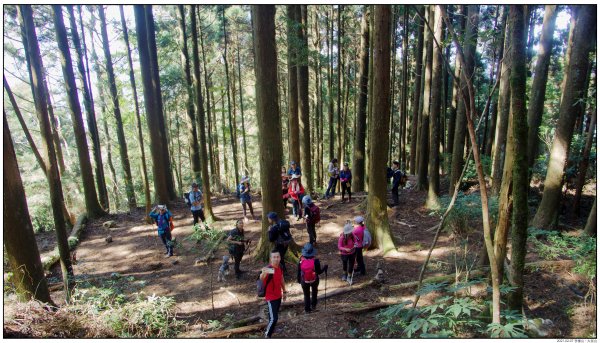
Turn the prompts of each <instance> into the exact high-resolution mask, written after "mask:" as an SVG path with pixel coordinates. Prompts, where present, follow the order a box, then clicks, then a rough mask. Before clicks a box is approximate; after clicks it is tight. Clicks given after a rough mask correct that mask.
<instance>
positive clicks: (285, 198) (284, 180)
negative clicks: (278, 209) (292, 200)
mask: <svg viewBox="0 0 600 343" xmlns="http://www.w3.org/2000/svg"><path fill="white" fill-rule="evenodd" d="M289 183H290V179H289V177H288V174H287V171H286V170H285V166H282V167H281V193H282V198H283V210H284V211H285V208H286V207H287V202H288V198H289V197H290V195H289V194H288V185H289Z"/></svg>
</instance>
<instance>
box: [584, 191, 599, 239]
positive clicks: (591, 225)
mask: <svg viewBox="0 0 600 343" xmlns="http://www.w3.org/2000/svg"><path fill="white" fill-rule="evenodd" d="M597 200H598V198H595V199H594V206H592V211H591V212H590V215H589V216H588V220H587V223H586V224H585V229H584V230H583V231H584V232H585V233H586V234H587V235H588V236H596V233H597V231H598V226H597V225H596V201H597Z"/></svg>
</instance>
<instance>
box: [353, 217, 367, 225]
mask: <svg viewBox="0 0 600 343" xmlns="http://www.w3.org/2000/svg"><path fill="white" fill-rule="evenodd" d="M354 221H355V222H357V223H364V222H365V218H363V216H356V217H354Z"/></svg>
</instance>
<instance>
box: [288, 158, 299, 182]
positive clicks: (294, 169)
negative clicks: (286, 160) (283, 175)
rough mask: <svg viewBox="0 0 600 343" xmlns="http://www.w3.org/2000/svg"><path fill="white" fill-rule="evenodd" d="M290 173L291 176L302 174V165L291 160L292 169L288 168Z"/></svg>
mask: <svg viewBox="0 0 600 343" xmlns="http://www.w3.org/2000/svg"><path fill="white" fill-rule="evenodd" d="M288 175H289V177H290V178H291V177H292V175H302V171H301V170H300V166H299V165H297V164H296V161H291V162H290V169H289V170H288Z"/></svg>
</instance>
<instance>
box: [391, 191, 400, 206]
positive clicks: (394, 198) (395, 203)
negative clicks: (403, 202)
mask: <svg viewBox="0 0 600 343" xmlns="http://www.w3.org/2000/svg"><path fill="white" fill-rule="evenodd" d="M392 199H393V200H394V206H398V204H400V199H399V198H398V188H392Z"/></svg>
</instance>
